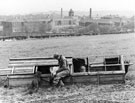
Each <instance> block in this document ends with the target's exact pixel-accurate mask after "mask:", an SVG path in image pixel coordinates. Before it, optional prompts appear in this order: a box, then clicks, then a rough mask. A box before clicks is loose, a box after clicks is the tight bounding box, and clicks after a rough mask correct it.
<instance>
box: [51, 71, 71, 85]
mask: <svg viewBox="0 0 135 103" xmlns="http://www.w3.org/2000/svg"><path fill="white" fill-rule="evenodd" d="M68 75H69V71H68V70H64V71H61V72H59V73H57V75H56V77H55V78H54V80H53V84H54V85H58V84H60V85H61V86H64V83H63V81H62V80H61V79H62V78H64V77H66V76H68Z"/></svg>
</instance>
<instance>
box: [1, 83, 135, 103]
mask: <svg viewBox="0 0 135 103" xmlns="http://www.w3.org/2000/svg"><path fill="white" fill-rule="evenodd" d="M0 103H135V82H133V81H126V83H125V84H112V85H99V86H98V85H88V84H87V85H86V84H85V85H84V84H76V85H68V86H65V87H62V88H52V87H41V88H40V89H39V90H38V92H36V93H33V94H29V93H28V90H27V87H16V88H15V87H14V88H10V89H8V88H3V87H1V88H0Z"/></svg>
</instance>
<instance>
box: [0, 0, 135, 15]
mask: <svg viewBox="0 0 135 103" xmlns="http://www.w3.org/2000/svg"><path fill="white" fill-rule="evenodd" d="M60 8H63V10H69V9H70V8H72V9H73V10H75V11H77V10H79V11H89V8H92V9H93V11H99V10H116V11H125V10H126V11H134V12H135V0H0V15H10V14H28V13H37V12H46V11H53V10H56V11H60Z"/></svg>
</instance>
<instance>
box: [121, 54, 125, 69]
mask: <svg viewBox="0 0 135 103" xmlns="http://www.w3.org/2000/svg"><path fill="white" fill-rule="evenodd" d="M120 59H121V61H120V62H121V69H122V70H123V71H125V65H124V60H123V55H121V56H120Z"/></svg>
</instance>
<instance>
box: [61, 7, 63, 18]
mask: <svg viewBox="0 0 135 103" xmlns="http://www.w3.org/2000/svg"><path fill="white" fill-rule="evenodd" d="M61 18H63V9H62V8H61Z"/></svg>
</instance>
